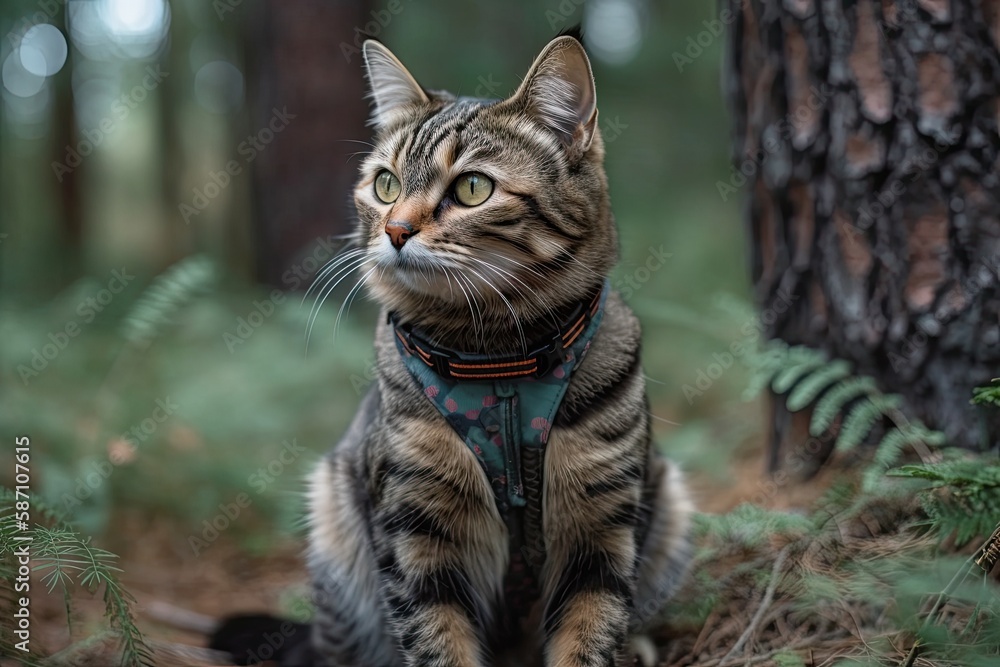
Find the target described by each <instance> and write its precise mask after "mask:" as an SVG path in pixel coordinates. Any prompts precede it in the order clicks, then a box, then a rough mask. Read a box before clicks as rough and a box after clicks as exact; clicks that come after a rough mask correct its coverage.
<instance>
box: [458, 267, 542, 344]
mask: <svg viewBox="0 0 1000 667" xmlns="http://www.w3.org/2000/svg"><path fill="white" fill-rule="evenodd" d="M466 268H468V269H469V271H472V272H473V273H474V274H476V276H478V277H479V279H480V280H481V281H483V283H484V284H486V285H487V286H488V287H489V288H490V289H492V290H493V291H494V292H496V293H497V296H499V297H500V299H501V300H502V301H503V302H504V304H505V305H506V306H507V310H509V311H510V314H511V317H513V318H514V326H516V327H517V334H518V337H519V338H520V339H521V349H522V350H523V352H524V353H525V354H527V353H528V343H527V341H526V340H525V339H524V329H522V328H521V320H520V319H518V317H517V312H516V311H515V310H514V306H512V305H511V303H510V301H508V300H507V297H505V296H504V295H503V292H501V291H500V290H498V289H497V287H496V285H494V284H493V283H491V282H490V281H488V280H486V278H484V277H483V275H482V274H481V273H479V272H478V271H476V270H475V269H473V268H472V267H466Z"/></svg>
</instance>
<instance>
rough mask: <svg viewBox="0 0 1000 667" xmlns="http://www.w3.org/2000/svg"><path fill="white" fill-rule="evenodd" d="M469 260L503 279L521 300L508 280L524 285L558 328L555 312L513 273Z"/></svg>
mask: <svg viewBox="0 0 1000 667" xmlns="http://www.w3.org/2000/svg"><path fill="white" fill-rule="evenodd" d="M471 259H472V260H473V261H475V262H477V263H478V264H480V265H482V266H483V267H484V268H487V269H490V270H491V271H493V273H495V274H496V275H497V276H498V277H499V278H501V279H503V280H504V281H506V282H507V284H508V285H510V286H511V288H512V289H513V290H514V292H515V293H517V294H518V296H520V297H522V298H523V297H524V296H525V295H524V294H523V293H522V292H521V290H519V289H518V288H517V286H516V285H515V284H514V283H512V282H511V281H510V278H513V279H514V280H516V281H517V282H519V283H521V285H524V287H525V289H527V290H528V291H529V292H531V294H532V295H533V296H534V297H535V302H536V303H537V304H538V305H540V306H542V308H544V309H545V312H546V313H547V314H548V316H549V319H551V320H552V324H553V325H554V326H556V327H558V326H559V320H558V318H557V317H556V314H555V312H553V310H552V308H550V307H549V306H547V305H546V304H545V300H544V299H542V297H541V296H540V295H539V294H538V292H536V291H535V290H534V289H533V288H532V287H531V286H530V285H527V284H526V283H525V282H524V281H523V280H521V279H520V278H518V277H517V276H516V275H514V274H513V273H511V272H509V271H507V270H505V269H502V268H500V267H499V266H496V265H494V264H492V263H491V262H487V261H485V260H482V259H478V258H476V257H472V258H471ZM507 276H510V278H508V277H507Z"/></svg>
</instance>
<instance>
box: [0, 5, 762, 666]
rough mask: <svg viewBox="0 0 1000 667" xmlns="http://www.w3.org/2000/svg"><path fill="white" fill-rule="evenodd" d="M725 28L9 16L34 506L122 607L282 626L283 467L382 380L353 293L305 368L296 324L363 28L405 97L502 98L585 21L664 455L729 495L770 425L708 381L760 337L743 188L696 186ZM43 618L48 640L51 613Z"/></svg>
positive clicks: (11, 228)
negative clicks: (425, 93)
mask: <svg viewBox="0 0 1000 667" xmlns="http://www.w3.org/2000/svg"><path fill="white" fill-rule="evenodd" d="M716 20H717V15H716V8H715V5H714V3H713V2H698V3H670V4H663V3H654V2H649V1H648V0H590V1H589V2H587V3H586V5H585V6H583V3H582V2H579V1H577V2H573V1H571V0H561V2H556V1H555V0H553V1H552V2H543V3H539V2H533V1H528V0H522V1H514V2H504V3H494V2H486V1H485V0H480V1H471V2H468V1H463V2H458V1H438V2H433V1H414V0H389V1H387V2H317V1H315V0H280V1H279V0H273V1H270V2H259V1H254V0H242V1H241V0H215V1H214V2H212V1H209V0H173V1H171V2H165V1H164V0H93V1H91V0H87V1H82V0H69V1H68V2H59V1H57V0H14V1H10V0H7V1H5V2H4V3H3V4H2V5H0V34H2V35H4V36H5V37H4V39H3V41H2V44H0V63H2V76H3V80H2V85H0V95H2V105H0V109H2V122H0V359H2V364H0V373H2V375H0V385H2V394H0V433H2V434H3V442H4V443H5V445H4V446H5V447H8V445H9V446H11V447H12V446H13V445H12V442H13V438H14V436H15V435H20V434H28V435H30V436H31V442H32V445H31V447H32V487H33V492H34V493H35V494H36V498H37V499H38V500H39V501H40V502H41V501H44V502H45V503H46V504H47V505H49V506H51V507H53V508H55V509H56V510H59V511H61V512H64V513H65V515H66V517H68V518H70V519H71V520H72V521H73V522H74V524H75V525H76V526H78V527H79V528H80V530H81V531H82V532H83V533H84V534H86V535H91V536H93V538H94V542H95V544H98V545H99V546H101V547H104V548H107V549H109V550H111V551H113V552H115V553H118V554H120V555H121V556H122V562H121V564H120V566H121V567H122V568H123V570H124V574H123V581H125V582H126V583H127V584H128V586H129V588H130V590H131V591H132V592H133V593H134V594H135V595H136V596H137V597H138V598H139V603H140V604H139V608H140V609H143V608H144V607H145V606H146V605H148V604H149V603H150V602H151V601H153V600H162V601H170V602H174V603H176V604H179V605H181V606H184V607H187V608H193V609H196V610H198V611H200V612H203V613H207V614H219V615H221V614H224V613H228V612H232V611H235V610H238V609H247V608H252V609H260V608H265V607H271V608H276V607H279V606H280V601H279V599H278V597H279V596H280V595H282V594H283V593H282V591H283V590H285V589H286V588H287V586H288V584H290V583H301V581H302V580H303V576H302V574H301V569H300V564H299V561H298V560H297V554H298V549H299V547H300V543H299V541H298V540H299V539H300V537H301V525H300V520H299V519H300V516H301V497H300V493H301V491H302V481H303V476H304V475H305V474H306V473H307V472H308V470H309V469H310V466H311V465H312V462H313V461H314V460H315V458H316V457H317V456H319V455H320V454H321V453H322V452H323V451H324V450H326V449H327V448H328V447H329V446H330V444H331V443H333V442H334V441H335V440H336V438H337V437H338V436H339V434H340V432H341V431H342V429H343V428H344V426H345V425H346V423H347V420H348V419H349V417H350V416H351V414H352V412H353V410H354V408H355V405H356V404H357V402H358V400H359V397H360V395H361V394H362V393H363V391H364V389H365V388H366V387H367V385H368V383H369V382H370V380H371V377H372V375H371V374H372V370H371V361H372V350H371V342H370V333H371V331H372V327H373V324H374V320H375V310H374V308H373V307H372V305H371V304H370V303H368V302H366V301H365V300H364V299H358V300H357V301H356V302H355V304H354V305H353V307H352V308H351V310H350V312H349V315H347V316H345V317H343V318H342V319H341V322H340V326H339V330H338V331H336V332H335V330H334V329H335V328H334V322H335V320H336V315H337V312H338V309H339V308H340V304H341V303H342V302H343V300H344V298H345V297H346V295H347V292H348V289H347V288H349V287H350V286H351V285H350V284H349V283H350V281H345V284H344V285H342V286H341V288H339V289H338V291H337V292H336V293H335V294H334V295H333V296H332V297H331V298H330V299H329V300H328V301H327V302H326V305H325V306H324V308H323V310H322V312H321V313H320V315H319V321H318V322H317V324H316V327H315V330H314V332H313V335H312V340H311V343H310V346H309V350H308V354H307V353H306V349H305V344H304V332H305V328H306V321H307V319H308V316H309V313H310V306H311V305H312V302H311V300H309V301H306V302H305V304H304V305H302V304H301V302H302V293H303V292H304V290H305V289H306V288H307V286H308V285H309V284H310V283H311V278H312V276H313V275H314V274H315V272H316V269H317V267H318V266H319V265H321V264H322V263H323V262H324V261H326V260H328V259H330V258H332V257H333V255H334V254H335V253H336V252H337V251H338V250H339V248H340V245H339V242H338V241H336V240H335V239H332V238H331V236H332V235H337V234H342V233H343V232H345V231H346V230H347V229H348V228H349V225H350V224H351V219H352V212H351V207H350V205H349V202H350V187H351V183H352V180H353V178H354V170H355V168H356V163H357V161H356V159H355V158H354V157H353V154H355V153H356V152H357V151H359V150H364V149H365V147H364V146H363V145H361V144H358V143H357V142H358V141H365V140H367V139H368V138H369V137H370V131H369V130H368V129H367V128H366V127H365V125H364V122H365V118H366V117H367V111H368V110H367V103H366V101H365V100H364V99H363V95H364V92H365V91H364V82H363V78H362V65H361V60H360V56H359V53H358V50H357V46H358V45H360V37H359V36H360V34H361V31H367V32H368V33H370V34H373V35H375V36H377V37H378V38H380V39H382V40H383V41H384V42H385V43H386V44H388V45H389V46H390V47H391V48H392V49H393V50H394V51H395V52H396V53H397V54H398V55H399V56H400V58H401V59H402V60H403V61H404V62H405V63H406V64H407V66H408V67H409V68H410V70H411V71H412V72H413V73H414V75H415V76H416V77H417V78H418V79H419V80H420V81H421V83H422V84H423V85H425V86H428V87H431V88H446V89H450V90H455V91H461V92H462V93H465V94H472V93H475V94H477V95H483V96H496V97H500V96H504V95H507V94H509V93H510V92H512V91H513V90H514V88H516V86H517V84H518V83H519V81H520V77H521V76H523V74H524V73H525V71H526V70H527V67H528V66H529V65H530V63H531V61H532V59H533V58H534V56H535V55H536V54H537V52H538V51H539V50H540V49H541V47H542V46H543V45H544V44H545V42H546V41H547V40H548V39H549V38H550V37H552V36H553V35H554V34H556V33H558V32H559V31H561V30H564V29H566V28H568V27H571V26H573V25H576V24H582V26H583V29H584V31H585V34H586V35H587V40H588V48H589V49H590V50H591V53H592V57H593V63H594V69H595V76H596V79H597V85H598V94H599V106H600V113H601V126H602V129H603V132H604V136H605V141H606V142H607V153H608V158H607V170H608V174H609V177H610V181H611V193H612V201H613V205H614V209H615V213H616V216H617V220H618V224H619V227H620V229H621V239H622V241H621V243H622V248H621V254H622V260H621V264H620V267H619V269H618V271H617V273H616V276H615V283H616V284H617V285H618V286H619V288H620V289H623V290H624V291H625V292H626V294H627V295H628V296H629V301H630V302H631V303H632V305H633V306H634V307H635V308H636V310H637V311H638V312H639V314H640V315H641V317H642V318H643V320H644V323H645V339H646V346H645V367H646V372H647V375H648V376H649V379H650V394H651V398H652V404H653V412H654V414H655V415H656V416H657V417H659V418H660V419H658V420H657V422H656V435H657V437H658V438H659V439H660V440H661V441H662V444H663V447H664V449H666V450H669V451H670V452H671V455H672V456H674V457H676V458H679V459H680V460H681V461H682V462H683V463H684V464H685V465H686V467H687V468H689V469H691V470H693V472H695V474H701V475H702V476H703V477H704V478H705V480H707V481H705V483H704V484H702V485H701V486H702V487H703V488H702V490H701V492H700V495H701V496H702V498H701V499H702V500H703V501H704V504H705V505H706V506H708V507H712V506H724V505H728V504H733V503H735V502H736V501H737V500H739V498H733V499H732V502H730V501H726V500H723V501H718V499H717V498H716V497H715V496H716V490H717V489H720V488H723V487H725V486H731V481H732V480H731V479H730V478H729V477H728V474H729V473H728V472H727V471H728V467H727V466H726V465H723V464H722V462H723V461H727V460H730V459H731V457H730V454H731V452H732V451H733V450H734V449H736V448H739V447H741V446H745V445H746V444H747V443H753V442H756V441H757V439H758V436H759V434H760V431H761V428H762V427H761V419H760V417H759V415H760V412H759V410H758V409H757V408H756V407H755V406H754V405H752V404H745V403H741V402H740V401H739V394H740V392H741V391H742V389H743V386H744V384H745V382H744V379H745V375H744V371H743V370H742V369H741V368H740V367H739V364H738V363H734V362H733V361H732V360H730V361H728V362H726V364H725V366H726V367H725V368H724V369H723V370H724V372H723V373H722V374H721V375H717V374H716V372H715V371H716V369H715V368H713V369H712V374H713V376H714V377H712V378H709V377H708V375H707V373H708V372H709V365H710V364H716V365H718V363H719V362H718V360H717V359H716V357H715V356H713V355H724V353H726V352H727V350H729V348H730V345H731V343H733V342H740V341H743V342H747V343H749V342H752V341H754V340H756V338H757V336H758V332H757V329H756V327H755V326H754V323H753V322H751V321H750V320H748V319H747V317H746V316H745V314H744V315H740V316H734V314H733V312H734V311H733V309H732V308H731V307H723V304H722V303H721V302H722V301H729V300H732V299H729V300H727V299H725V298H721V299H720V295H723V296H725V295H730V296H731V297H733V298H735V300H736V301H738V302H743V301H744V300H747V301H748V300H749V295H748V282H747V277H746V270H745V268H744V260H743V255H744V238H743V234H742V231H741V226H740V219H739V215H738V202H737V200H738V197H733V196H730V197H728V198H726V200H724V199H723V197H722V196H720V193H719V190H718V189H717V186H716V182H717V181H719V180H720V179H721V180H726V181H727V182H728V179H729V174H730V168H729V162H728V151H729V130H728V121H727V118H726V113H725V109H724V107H723V103H722V97H721V93H720V82H719V66H720V60H721V42H722V39H721V38H717V37H716V36H714V35H712V34H711V33H710V32H706V29H707V26H706V24H705V23H704V22H713V21H716ZM716 22H717V21H716ZM716 29H718V28H716ZM699 33H703V34H702V36H701V37H700V39H701V40H702V45H697V44H696V42H695V41H694V38H695V37H697V36H698V35H699ZM706 35H707V36H708V37H710V39H709V38H706ZM689 37H691V40H689V39H688V38H689ZM689 41H690V44H695V47H694V48H693V49H692V47H691V46H690V45H689ZM684 49H688V56H689V57H690V61H689V62H685V63H683V64H680V65H678V64H677V62H676V61H675V57H674V56H673V54H674V52H683V51H684ZM227 166H228V171H227ZM164 272H167V273H166V274H164ZM161 274H162V277H161V278H159V279H157V276H161ZM274 290H279V291H280V292H277V293H276V292H274ZM685 385H688V388H689V391H688V392H687V393H685V391H684V389H683V388H684V386H685ZM695 389H696V390H697V392H698V393H697V394H696V393H693V391H692V390H695ZM164 406H166V407H164ZM3 460H4V461H9V460H10V459H9V458H8V457H6V456H5V457H3ZM109 464H110V465H109ZM761 469H762V467H761V466H758V465H756V464H755V465H754V466H753V467H752V470H753V472H754V474H756V473H757V472H759V471H760V470H761ZM9 473H12V467H11V466H10V465H7V464H6V463H5V464H4V467H3V469H2V470H0V480H5V481H7V482H8V483H9V481H10V478H9V477H8V475H9ZM752 492H753V490H752V489H751V490H748V491H747V494H748V495H749V494H751V493H752ZM238 499H240V500H241V501H242V500H243V499H245V500H246V501H247V502H239V503H238V502H237V500H238ZM242 505H246V506H242ZM231 506H239V516H238V517H229V518H226V517H224V516H223V515H224V514H225V512H226V509H225V508H226V507H231ZM231 513H232V512H231ZM220 517H221V518H220ZM213 521H214V523H215V528H213V527H212V523H213ZM223 526H224V528H223V529H222V530H219V529H218V528H219V527H223ZM246 582H253V585H252V586H246V585H245V583H246ZM39 599H41V598H39ZM95 604H97V605H98V606H99V602H97V603H95ZM36 606H37V607H38V611H37V613H38V615H39V616H38V618H39V619H42V620H41V621H36V633H41V628H42V627H45V626H49V627H50V629H51V631H50V632H47V633H43V634H38V638H39V642H40V643H44V644H47V645H48V647H49V648H50V649H55V648H58V647H59V646H61V645H62V644H64V643H65V642H66V641H67V640H68V637H67V634H66V633H67V628H66V623H65V611H64V610H63V608H62V601H61V598H59V597H58V596H53V600H52V604H51V605H48V608H47V611H43V603H42V602H36ZM82 609H84V610H85V609H86V604H84V606H83V607H82ZM74 613H82V612H74ZM84 616H85V617H86V615H85V614H84ZM140 616H141V614H140ZM85 622H86V621H85ZM94 622H95V623H96V620H95V621H94ZM38 623H41V625H38Z"/></svg>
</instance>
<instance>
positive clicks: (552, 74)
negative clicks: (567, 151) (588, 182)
mask: <svg viewBox="0 0 1000 667" xmlns="http://www.w3.org/2000/svg"><path fill="white" fill-rule="evenodd" d="M513 99H520V100H523V102H524V103H525V104H526V105H527V109H528V113H530V114H532V115H534V116H535V118H537V119H538V120H539V121H541V123H542V124H543V125H545V126H546V127H548V128H549V129H550V130H552V131H553V132H555V133H556V135H557V136H558V137H559V138H560V139H561V140H562V142H563V143H564V144H565V145H566V146H567V147H569V148H572V149H574V152H576V151H579V154H583V153H584V152H586V151H587V149H588V148H590V143H591V142H592V141H593V139H594V132H595V131H596V129H597V91H596V89H595V87H594V73H593V72H592V71H591V69H590V60H589V59H588V58H587V52H586V51H584V50H583V45H582V44H581V43H580V42H579V41H578V40H577V39H576V38H574V37H571V36H569V35H563V36H561V37H556V38H555V39H553V40H552V41H551V42H549V43H548V44H547V45H546V47H545V48H544V49H543V50H542V52H541V54H539V56H538V57H537V58H535V62H534V63H533V64H532V65H531V69H530V70H529V71H528V75H527V76H526V77H525V78H524V82H523V83H521V87H520V88H518V89H517V92H516V93H514V97H513Z"/></svg>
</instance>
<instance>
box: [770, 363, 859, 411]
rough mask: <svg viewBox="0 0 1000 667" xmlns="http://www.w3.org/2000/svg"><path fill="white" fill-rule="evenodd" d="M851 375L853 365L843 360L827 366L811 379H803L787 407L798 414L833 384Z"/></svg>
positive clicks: (793, 392)
mask: <svg viewBox="0 0 1000 667" xmlns="http://www.w3.org/2000/svg"><path fill="white" fill-rule="evenodd" d="M850 374H851V365H850V364H849V363H847V362H846V361H844V360H842V359H837V360H836V361H834V362H832V363H829V364H825V365H824V366H822V367H821V368H820V369H819V370H817V371H816V372H815V373H812V374H811V375H809V377H806V378H803V379H802V381H801V382H799V383H798V384H797V385H796V386H795V388H794V389H792V393H791V394H789V395H788V400H787V401H785V405H787V406H788V409H789V410H790V411H792V412H798V411H799V410H803V409H805V408H806V407H807V406H809V405H811V404H812V403H813V401H815V400H816V398H817V397H818V396H819V395H820V394H821V393H822V392H823V391H824V390H825V389H826V388H827V387H829V386H830V385H831V384H833V383H834V382H838V381H840V380H843V379H844V378H847V377H848V376H850Z"/></svg>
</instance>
